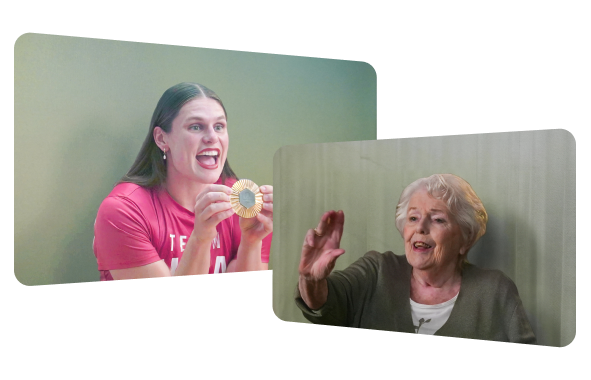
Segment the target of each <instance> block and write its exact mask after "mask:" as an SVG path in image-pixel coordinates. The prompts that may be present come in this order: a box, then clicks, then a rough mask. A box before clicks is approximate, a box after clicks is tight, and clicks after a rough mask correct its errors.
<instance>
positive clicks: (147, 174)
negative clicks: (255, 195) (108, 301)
mask: <svg viewBox="0 0 591 380" xmlns="http://www.w3.org/2000/svg"><path fill="white" fill-rule="evenodd" d="M228 146H229V137H228V121H227V114H226V110H225V108H224V105H223V103H222V101H221V100H220V98H219V97H218V96H217V95H216V94H215V93H214V92H213V91H211V90H210V89H208V88H207V87H205V86H202V85H200V84H196V83H180V84H178V85H176V86H173V87H171V88H169V89H168V90H166V92H165V93H164V94H163V95H162V97H161V98H160V101H159V102H158V105H157V106H156V109H155V110H154V115H153V116H152V121H151V122H150V129H149V132H148V136H147V137H146V140H145V141H144V143H143V145H142V148H141V150H140V152H139V154H138V156H137V158H136V160H135V162H134V164H133V165H132V167H131V169H130V170H129V172H128V173H127V174H126V175H125V176H124V177H123V178H122V179H121V181H120V182H119V183H118V184H117V185H116V186H115V188H114V189H113V191H111V193H110V194H109V195H108V196H107V198H106V199H105V200H104V201H103V202H102V203H101V205H100V207H99V210H98V214H97V218H96V222H95V227H94V233H95V238H94V243H93V248H94V254H95V256H96V259H97V263H98V269H99V271H100V274H101V280H113V279H115V280H118V279H130V278H147V277H165V276H172V275H175V276H178V275H190V274H205V273H223V272H232V271H250V270H262V269H267V267H268V264H267V263H268V262H269V250H270V245H271V235H272V231H273V187H272V186H269V185H265V186H261V187H260V190H261V192H262V193H263V209H262V211H261V212H260V213H259V214H258V215H257V216H256V217H255V218H250V219H244V218H240V217H238V215H236V214H235V213H234V210H233V209H232V207H231V205H230V194H231V192H232V191H231V186H232V185H233V184H234V183H235V182H236V180H237V177H236V175H235V174H234V172H233V171H232V169H231V168H230V165H229V164H228V162H227V156H228Z"/></svg>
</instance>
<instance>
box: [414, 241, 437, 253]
mask: <svg viewBox="0 0 591 380" xmlns="http://www.w3.org/2000/svg"><path fill="white" fill-rule="evenodd" d="M412 247H413V249H414V250H415V251H419V252H425V251H427V250H429V249H431V248H432V246H431V245H429V244H427V243H425V242H424V241H415V242H414V243H413V244H412Z"/></svg>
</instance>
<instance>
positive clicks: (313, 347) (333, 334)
mask: <svg viewBox="0 0 591 380" xmlns="http://www.w3.org/2000/svg"><path fill="white" fill-rule="evenodd" d="M157 42H158V43H170V44H177V45H186V46H199V47H207V48H219V49H231V50H246V51H256V52H265V53H279V54H289V55H301V56H313V57H323V58H336V59H346V60H358V61H366V62H369V63H370V64H371V65H373V67H374V68H375V70H376V72H377V78H378V119H377V120H378V131H377V135H378V138H379V139H385V138H401V137H411V136H430V135H452V134H467V133H483V132H500V131H508V130H514V131H515V130H526V129H548V128H550V129H553V128H567V126H566V124H565V121H564V115H563V114H562V109H561V108H560V107H557V106H556V104H554V103H552V98H551V97H550V96H548V94H547V93H545V92H544V91H543V90H542V89H541V88H540V87H539V86H538V85H537V84H535V83H529V82H528V80H527V79H526V78H525V77H524V76H523V75H522V74H520V73H519V72H517V71H515V70H510V69H509V66H508V64H506V63H503V62H500V61H494V60H492V59H490V58H489V59H487V58H485V57H482V56H478V55H477V54H476V53H475V52H473V51H470V50H469V49H466V48H464V47H461V46H453V45H452V44H451V43H444V42H437V41H434V40H432V39H429V38H424V37H421V36H419V35H414V36H413V35H409V34H397V33H395V31H393V30H375V28H370V27H369V26H337V25H329V24H325V23H319V22H315V23H312V22H310V23H291V24H287V23H279V22H277V23H267V24H258V25H254V26H224V27H220V28H218V30H215V31H204V30H198V29H195V30H193V31H191V32H190V33H183V34H179V35H174V36H172V37H171V38H169V39H165V38H160V39H158V41H157ZM359 127H360V128H363V127H365V126H359ZM270 159H271V158H270ZM271 276H272V272H271V271H268V272H264V273H238V274H224V275H217V276H194V277H190V278H175V279H152V280H135V281H124V282H117V283H88V284H74V285H59V286H54V287H52V288H49V289H48V290H49V291H50V292H51V293H52V294H53V295H54V297H55V298H56V299H57V300H58V301H60V302H63V305H64V307H67V308H72V309H75V310H79V311H82V312H83V313H86V314H88V315H89V316H93V317H95V318H97V320H98V321H100V323H101V324H106V325H108V326H113V327H116V328H118V329H121V330H122V331H124V332H125V333H129V334H130V335H132V336H138V337H140V338H139V339H142V337H143V338H145V339H147V340H149V341H152V342H154V344H159V343H160V342H171V343H173V344H176V345H178V346H179V347H192V348H194V349H196V350H197V351H201V352H203V351H211V350H219V351H221V352H223V353H225V354H228V355H248V354H256V355H274V354H288V355H340V354H353V355H363V354H367V353H369V352H375V351H382V350H385V351H396V350H397V349H398V348H400V347H413V344H414V343H416V342H431V343H433V344H435V345H438V344H444V343H441V342H437V339H435V338H431V337H421V336H418V337H417V336H410V335H406V334H396V333H386V332H376V331H364V330H352V329H340V328H330V327H324V326H311V325H300V324H294V323H286V322H282V321H280V320H278V319H277V318H276V317H275V315H274V314H273V311H272V308H271V294H272V289H271V279H272V277H271ZM204 289H205V291H204ZM148 344H149V343H148Z"/></svg>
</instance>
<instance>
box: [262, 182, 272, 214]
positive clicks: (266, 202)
mask: <svg viewBox="0 0 591 380" xmlns="http://www.w3.org/2000/svg"><path fill="white" fill-rule="evenodd" d="M260 190H261V193H263V210H267V211H269V212H273V186H269V185H265V186H261V187H260Z"/></svg>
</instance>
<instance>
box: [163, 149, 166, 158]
mask: <svg viewBox="0 0 591 380" xmlns="http://www.w3.org/2000/svg"><path fill="white" fill-rule="evenodd" d="M163 152H164V155H163V156H162V159H164V160H166V149H164V150H163Z"/></svg>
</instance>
